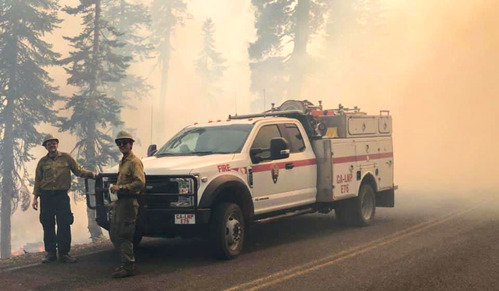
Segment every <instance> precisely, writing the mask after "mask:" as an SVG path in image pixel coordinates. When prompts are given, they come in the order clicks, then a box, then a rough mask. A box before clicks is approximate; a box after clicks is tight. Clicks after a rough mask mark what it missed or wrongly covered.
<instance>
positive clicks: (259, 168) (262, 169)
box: [252, 159, 317, 173]
mask: <svg viewBox="0 0 499 291" xmlns="http://www.w3.org/2000/svg"><path fill="white" fill-rule="evenodd" d="M287 163H293V164H294V165H295V167H304V166H311V165H315V164H317V161H316V160H315V159H308V160H298V161H287V162H280V163H269V164H263V165H256V166H253V168H252V169H253V173H257V172H265V171H270V170H271V169H272V168H273V167H274V165H277V166H278V167H279V169H284V168H285V167H286V164H287Z"/></svg>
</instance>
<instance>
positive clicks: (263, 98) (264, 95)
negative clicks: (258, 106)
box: [263, 88, 265, 112]
mask: <svg viewBox="0 0 499 291" xmlns="http://www.w3.org/2000/svg"><path fill="white" fill-rule="evenodd" d="M263 111H264V112H265V88H264V89H263Z"/></svg>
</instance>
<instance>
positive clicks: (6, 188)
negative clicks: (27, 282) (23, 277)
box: [0, 37, 18, 258]
mask: <svg viewBox="0 0 499 291" xmlns="http://www.w3.org/2000/svg"><path fill="white" fill-rule="evenodd" d="M17 41H18V40H17V37H14V38H13V39H12V40H11V44H10V45H12V46H13V48H12V52H13V53H12V57H11V59H10V60H11V61H12V63H11V64H12V67H10V68H8V69H9V71H10V72H9V85H8V88H9V89H8V91H7V104H6V106H5V109H4V116H5V117H4V118H5V132H4V136H3V142H4V144H3V146H4V147H3V155H2V156H3V159H4V161H3V169H2V201H1V203H2V206H1V213H0V219H1V223H0V230H1V234H0V244H1V247H0V258H8V257H10V256H11V244H10V243H11V215H12V196H13V192H14V191H15V184H14V175H13V173H14V171H15V164H14V163H15V162H14V135H13V130H14V100H15V98H16V97H17V96H16V86H17V84H16V83H17V82H16V69H17Z"/></svg>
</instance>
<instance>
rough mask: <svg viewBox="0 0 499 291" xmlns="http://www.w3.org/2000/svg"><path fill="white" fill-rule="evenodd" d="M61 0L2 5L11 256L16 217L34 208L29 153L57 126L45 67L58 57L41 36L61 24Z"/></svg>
mask: <svg viewBox="0 0 499 291" xmlns="http://www.w3.org/2000/svg"><path fill="white" fill-rule="evenodd" d="M58 8H59V7H58V5H57V1H56V0H53V1H52V0H37V1H34V0H32V1H30V0H24V1H19V0H3V1H1V2H0V31H1V34H0V171H1V174H0V185H1V189H2V197H1V210H0V213H1V226H0V228H1V239H0V244H1V252H0V256H1V257H2V258H7V257H9V256H10V255H11V244H10V242H11V220H10V218H11V215H12V213H13V212H14V211H15V210H16V209H17V207H18V205H19V204H20V205H21V209H22V210H23V211H24V210H26V209H28V207H29V204H30V196H31V195H30V193H29V190H28V185H27V182H29V183H32V181H31V180H30V179H29V177H28V173H27V170H26V162H28V161H30V160H32V159H33V158H34V157H33V156H32V155H31V153H30V150H31V148H32V147H33V146H35V145H39V144H41V142H42V139H43V134H41V133H40V132H38V130H37V129H36V128H35V126H36V125H37V124H40V123H53V122H55V121H56V115H55V112H54V111H53V110H51V108H52V106H53V105H54V102H56V101H57V100H61V99H62V98H61V97H60V96H59V95H58V94H57V93H56V91H57V88H56V87H54V86H52V85H51V83H52V81H53V80H52V79H51V78H50V76H49V74H48V73H47V71H45V69H44V68H45V67H47V66H50V65H54V64H55V62H56V61H57V58H58V57H59V55H58V54H57V53H55V52H54V51H53V50H52V46H51V45H50V44H49V43H47V42H45V41H44V40H43V39H42V38H43V36H44V35H45V34H46V33H51V32H52V31H53V29H54V28H55V27H56V26H57V24H58V23H59V22H60V21H59V19H58V18H57V10H58Z"/></svg>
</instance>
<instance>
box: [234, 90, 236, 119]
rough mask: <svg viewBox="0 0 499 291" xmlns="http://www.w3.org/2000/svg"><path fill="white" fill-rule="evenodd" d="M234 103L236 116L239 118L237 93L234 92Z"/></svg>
mask: <svg viewBox="0 0 499 291" xmlns="http://www.w3.org/2000/svg"><path fill="white" fill-rule="evenodd" d="M234 103H235V105H236V116H237V92H234Z"/></svg>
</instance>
